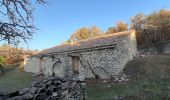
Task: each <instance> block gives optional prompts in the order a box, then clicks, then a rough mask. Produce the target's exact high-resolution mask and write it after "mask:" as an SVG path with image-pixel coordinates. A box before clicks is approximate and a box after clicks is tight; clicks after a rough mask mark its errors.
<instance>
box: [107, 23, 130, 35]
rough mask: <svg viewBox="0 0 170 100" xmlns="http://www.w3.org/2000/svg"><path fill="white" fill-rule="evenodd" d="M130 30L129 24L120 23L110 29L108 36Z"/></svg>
mask: <svg viewBox="0 0 170 100" xmlns="http://www.w3.org/2000/svg"><path fill="white" fill-rule="evenodd" d="M126 30H128V24H126V23H124V22H118V23H117V24H116V26H114V27H110V28H108V30H107V31H106V34H113V33H117V32H122V31H126Z"/></svg>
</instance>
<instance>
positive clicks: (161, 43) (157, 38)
mask: <svg viewBox="0 0 170 100" xmlns="http://www.w3.org/2000/svg"><path fill="white" fill-rule="evenodd" d="M131 28H132V29H135V30H136V31H137V41H138V44H148V43H157V44H158V52H160V53H162V52H163V49H164V47H165V44H166V41H168V40H170V34H169V33H170V10H166V9H161V10H159V11H155V12H153V13H151V14H149V15H143V14H138V15H137V16H135V17H133V18H132V20H131Z"/></svg>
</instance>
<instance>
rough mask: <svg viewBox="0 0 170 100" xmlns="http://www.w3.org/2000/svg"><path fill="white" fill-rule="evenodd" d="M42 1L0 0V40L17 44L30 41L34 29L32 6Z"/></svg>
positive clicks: (42, 0)
mask: <svg viewBox="0 0 170 100" xmlns="http://www.w3.org/2000/svg"><path fill="white" fill-rule="evenodd" d="M34 3H38V4H44V3H46V2H45V1H44V0H36V1H34V2H33V1H32V0H0V40H1V41H2V40H5V41H8V43H10V44H18V43H19V42H20V41H21V40H23V41H25V42H27V40H28V39H31V38H32V36H33V33H34V32H35V30H36V27H35V26H34V25H33V10H34V7H33V4H34Z"/></svg>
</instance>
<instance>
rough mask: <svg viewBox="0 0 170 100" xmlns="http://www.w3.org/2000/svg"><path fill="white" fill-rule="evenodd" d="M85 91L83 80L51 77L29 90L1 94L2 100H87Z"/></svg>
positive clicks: (34, 84) (0, 98)
mask: <svg viewBox="0 0 170 100" xmlns="http://www.w3.org/2000/svg"><path fill="white" fill-rule="evenodd" d="M85 89H86V84H85V82H84V80H82V79H78V78H77V79H69V80H68V79H62V78H58V77H49V78H46V79H44V80H42V81H40V82H35V83H33V84H32V85H31V86H30V87H29V88H23V89H21V90H18V91H15V92H11V93H4V92H0V100H87V95H86V91H85Z"/></svg>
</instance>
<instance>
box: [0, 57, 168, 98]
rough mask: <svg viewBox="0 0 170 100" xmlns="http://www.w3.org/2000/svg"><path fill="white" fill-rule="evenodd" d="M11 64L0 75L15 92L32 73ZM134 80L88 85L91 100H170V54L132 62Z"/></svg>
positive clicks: (1, 84) (2, 86) (129, 71)
mask: <svg viewBox="0 0 170 100" xmlns="http://www.w3.org/2000/svg"><path fill="white" fill-rule="evenodd" d="M17 66H18V65H16V66H13V65H12V66H7V67H6V68H5V71H6V73H5V74H4V75H1V76H0V90H5V91H15V90H18V89H21V88H23V87H27V86H28V85H29V83H30V82H31V81H32V80H37V79H36V78H35V77H32V74H31V73H26V72H23V71H20V70H18V68H17ZM123 72H124V73H126V74H127V75H128V76H129V79H130V81H129V82H126V83H116V84H112V85H110V84H107V83H100V84H88V87H87V94H88V100H114V99H115V100H116V98H118V97H122V99H121V100H170V56H169V55H157V56H151V57H145V58H138V59H135V60H133V61H130V62H129V63H128V64H127V65H126V67H125V68H124V70H123Z"/></svg>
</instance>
